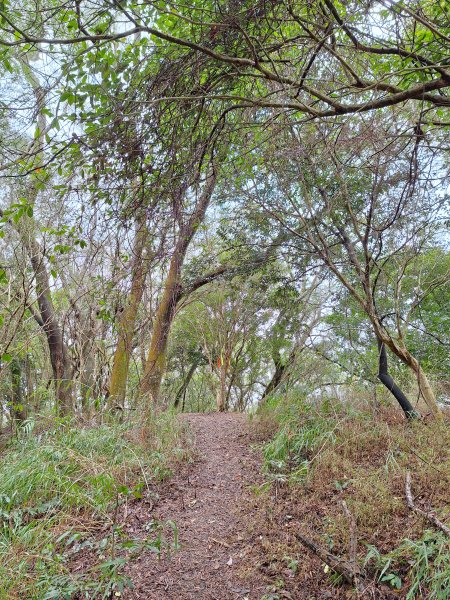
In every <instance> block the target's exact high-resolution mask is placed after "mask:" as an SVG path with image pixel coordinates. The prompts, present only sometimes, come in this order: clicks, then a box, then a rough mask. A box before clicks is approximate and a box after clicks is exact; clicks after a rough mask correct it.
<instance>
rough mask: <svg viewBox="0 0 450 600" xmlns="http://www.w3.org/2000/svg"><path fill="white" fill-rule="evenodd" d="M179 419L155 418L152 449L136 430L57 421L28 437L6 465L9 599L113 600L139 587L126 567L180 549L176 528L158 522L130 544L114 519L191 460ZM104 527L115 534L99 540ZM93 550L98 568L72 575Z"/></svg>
mask: <svg viewBox="0 0 450 600" xmlns="http://www.w3.org/2000/svg"><path fill="white" fill-rule="evenodd" d="M170 419H171V417H170V416H168V415H164V416H161V417H158V418H155V419H154V421H153V422H152V424H151V426H152V431H151V436H150V437H148V438H147V439H146V440H145V443H138V442H137V441H136V436H135V434H134V429H133V428H132V427H130V426H129V425H128V426H126V425H102V426H99V427H96V428H79V427H77V426H76V425H75V424H73V423H71V422H69V421H64V420H58V422H57V423H56V426H55V427H54V428H53V429H50V430H47V431H41V432H39V433H38V434H32V432H31V428H30V430H29V431H27V432H25V431H23V432H21V434H20V435H19V436H18V438H17V439H16V440H14V441H13V442H12V444H11V446H10V448H9V449H8V450H7V452H6V453H5V454H4V456H3V457H2V458H3V460H2V464H1V465H0V481H1V487H0V564H1V566H0V598H5V599H6V598H8V599H13V598H19V597H26V598H30V599H33V598H35V599H39V600H40V599H47V598H71V597H73V596H74V594H75V593H76V594H78V595H80V597H86V598H97V597H99V598H107V597H109V596H108V594H110V593H111V590H113V589H114V590H116V591H118V592H120V591H121V590H122V589H124V588H125V587H127V586H129V585H130V584H131V582H129V581H128V580H127V578H126V577H125V575H124V566H125V563H124V561H125V562H126V561H127V560H129V559H130V558H133V557H134V556H136V554H137V553H139V552H142V551H151V552H156V553H159V554H161V553H162V552H170V551H171V550H173V549H174V548H175V547H177V546H178V541H177V533H176V526H175V524H174V523H168V524H164V525H159V524H155V523H153V524H152V525H151V526H150V527H149V535H148V537H147V539H145V540H144V541H142V540H129V539H126V537H124V535H123V533H122V532H121V530H120V528H118V527H117V524H116V523H115V522H114V521H115V512H116V511H117V509H118V507H120V505H121V504H122V503H124V502H126V501H128V500H130V499H133V500H139V499H140V498H142V496H143V494H144V492H145V490H146V489H148V487H149V484H150V482H151V481H152V480H155V479H161V478H163V477H165V476H167V475H168V474H169V473H170V470H171V465H172V464H173V463H174V462H175V461H178V460H180V459H181V458H184V457H185V455H186V451H185V448H184V447H183V438H182V433H181V431H180V429H179V427H178V426H177V425H176V423H174V422H173V419H172V423H171V426H170V427H169V420H170ZM36 429H37V428H36ZM105 527H106V528H109V529H110V530H111V534H110V535H109V536H106V538H104V539H103V540H102V541H101V542H100V543H98V542H96V539H95V537H96V532H97V531H99V530H100V529H101V528H105ZM166 528H169V529H170V530H171V532H172V535H171V538H172V539H173V542H171V543H169V542H167V541H166V540H165V537H164V535H163V531H164V530H165V529H166ZM102 544H103V545H104V546H103V547H102ZM85 551H89V552H93V553H94V556H95V557H96V561H94V564H93V567H92V569H89V571H87V572H84V573H80V574H79V575H77V576H74V575H72V574H70V570H69V563H70V561H71V560H74V558H75V556H76V555H77V554H78V553H80V552H85Z"/></svg>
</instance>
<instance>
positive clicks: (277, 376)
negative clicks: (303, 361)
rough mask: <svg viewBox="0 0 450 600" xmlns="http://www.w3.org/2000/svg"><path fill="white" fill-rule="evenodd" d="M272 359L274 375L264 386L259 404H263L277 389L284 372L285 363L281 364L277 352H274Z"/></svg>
mask: <svg viewBox="0 0 450 600" xmlns="http://www.w3.org/2000/svg"><path fill="white" fill-rule="evenodd" d="M272 358H273V362H274V363H275V371H274V374H273V375H272V379H271V380H270V381H269V383H268V384H267V385H266V387H265V389H264V392H263V394H262V396H261V399H260V401H259V402H260V403H262V402H264V400H265V399H266V398H267V397H268V396H270V394H272V393H273V392H274V391H275V390H276V389H277V387H278V386H279V385H280V383H281V380H282V379H283V375H284V373H285V371H286V367H287V363H283V361H282V359H281V355H280V353H279V352H278V351H277V352H274V354H273V356H272Z"/></svg>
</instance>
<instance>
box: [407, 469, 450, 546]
mask: <svg viewBox="0 0 450 600" xmlns="http://www.w3.org/2000/svg"><path fill="white" fill-rule="evenodd" d="M405 495H406V502H407V504H408V508H410V509H411V510H412V511H414V512H416V513H417V514H418V515H421V516H422V517H424V518H425V519H427V521H429V522H430V523H432V524H433V525H434V526H435V527H437V528H438V529H440V530H441V531H443V532H444V533H445V534H446V535H448V537H450V528H449V527H447V525H445V524H444V523H443V522H442V521H440V520H439V519H438V518H437V517H436V515H435V514H434V513H432V512H431V511H430V512H426V511H425V510H422V509H421V508H419V507H418V506H416V505H415V504H414V498H413V495H412V492H411V473H410V472H409V471H406V478H405Z"/></svg>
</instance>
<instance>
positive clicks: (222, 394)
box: [216, 364, 227, 412]
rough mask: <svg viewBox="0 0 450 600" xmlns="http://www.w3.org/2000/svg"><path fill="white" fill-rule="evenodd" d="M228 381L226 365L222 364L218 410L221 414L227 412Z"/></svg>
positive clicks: (217, 399)
mask: <svg viewBox="0 0 450 600" xmlns="http://www.w3.org/2000/svg"><path fill="white" fill-rule="evenodd" d="M226 379H227V370H226V365H225V364H222V365H221V366H220V367H219V387H218V389H217V398H216V402H217V410H218V411H219V412H225V410H226V408H227V407H226V406H225V396H226Z"/></svg>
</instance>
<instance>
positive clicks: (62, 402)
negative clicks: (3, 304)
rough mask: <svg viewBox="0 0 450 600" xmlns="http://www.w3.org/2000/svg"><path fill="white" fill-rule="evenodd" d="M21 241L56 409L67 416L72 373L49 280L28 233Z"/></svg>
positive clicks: (32, 239)
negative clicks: (45, 346) (32, 282)
mask: <svg viewBox="0 0 450 600" xmlns="http://www.w3.org/2000/svg"><path fill="white" fill-rule="evenodd" d="M22 240H23V243H24V246H25V248H26V250H27V253H28V256H29V258H30V262H31V265H32V267H33V273H34V277H35V285H36V294H37V303H38V307H39V312H40V318H41V322H40V323H39V324H40V325H41V327H42V329H43V331H44V333H45V335H46V338H47V343H48V349H49V352H50V362H51V365H52V371H53V380H54V384H55V398H56V404H57V409H58V410H59V411H60V412H61V413H62V414H63V415H67V414H69V413H70V412H71V410H72V407H73V406H72V374H71V368H70V363H69V357H68V353H67V348H66V345H65V343H64V338H63V332H62V329H61V326H60V324H59V323H58V320H57V318H56V313H55V308H54V306H53V301H52V298H51V294H50V284H49V277H48V274H47V269H46V267H45V264H44V257H43V254H42V252H41V249H40V246H39V244H38V242H37V241H36V240H35V239H34V237H33V236H32V234H31V233H30V234H28V235H27V234H26V233H25V234H22Z"/></svg>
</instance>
